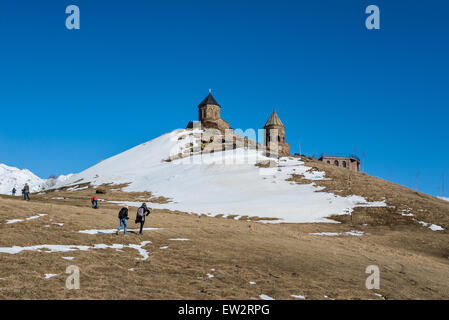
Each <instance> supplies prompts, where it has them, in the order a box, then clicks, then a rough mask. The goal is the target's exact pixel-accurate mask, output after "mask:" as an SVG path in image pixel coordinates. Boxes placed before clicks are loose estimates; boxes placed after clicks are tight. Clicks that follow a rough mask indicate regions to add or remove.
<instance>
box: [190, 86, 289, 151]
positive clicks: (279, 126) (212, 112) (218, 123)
mask: <svg viewBox="0 0 449 320" xmlns="http://www.w3.org/2000/svg"><path fill="white" fill-rule="evenodd" d="M198 113H199V116H198V119H199V121H198V122H193V121H190V122H189V123H188V125H187V128H190V129H192V128H201V129H217V130H219V131H221V132H222V133H225V131H226V130H227V129H231V128H230V124H229V122H227V121H225V120H223V119H222V118H221V106H220V105H219V104H218V102H217V101H216V100H215V98H214V97H213V96H212V94H211V93H210V91H209V94H208V95H207V97H206V98H205V99H204V100H203V101H202V102H201V103H200V104H199V105H198ZM231 130H232V129H231ZM264 132H265V134H264V144H265V148H266V151H267V155H272V156H288V155H290V144H288V143H286V142H285V126H284V124H283V123H282V121H281V119H279V116H278V115H277V113H276V111H275V110H273V113H272V114H271V116H270V118H269V119H268V121H267V123H265V126H264Z"/></svg>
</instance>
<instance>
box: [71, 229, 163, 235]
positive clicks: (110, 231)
mask: <svg viewBox="0 0 449 320" xmlns="http://www.w3.org/2000/svg"><path fill="white" fill-rule="evenodd" d="M126 230H127V231H140V229H126ZM142 230H146V231H150V230H160V228H143V229H142ZM116 231H117V229H103V230H98V229H89V230H80V231H78V232H79V233H86V234H113V233H115V232H116Z"/></svg>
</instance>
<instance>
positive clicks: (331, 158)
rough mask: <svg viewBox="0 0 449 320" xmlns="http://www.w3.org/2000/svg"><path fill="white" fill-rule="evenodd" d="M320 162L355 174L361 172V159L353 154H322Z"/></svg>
mask: <svg viewBox="0 0 449 320" xmlns="http://www.w3.org/2000/svg"><path fill="white" fill-rule="evenodd" d="M318 160H320V161H323V162H325V163H327V164H331V165H334V166H337V167H342V168H347V169H349V170H352V171H355V172H359V171H360V159H359V158H358V157H357V156H356V155H353V154H339V153H322V154H321V156H320V157H319V158H318Z"/></svg>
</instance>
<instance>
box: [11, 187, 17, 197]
mask: <svg viewBox="0 0 449 320" xmlns="http://www.w3.org/2000/svg"><path fill="white" fill-rule="evenodd" d="M16 191H17V190H16V188H12V195H13V196H15V195H16Z"/></svg>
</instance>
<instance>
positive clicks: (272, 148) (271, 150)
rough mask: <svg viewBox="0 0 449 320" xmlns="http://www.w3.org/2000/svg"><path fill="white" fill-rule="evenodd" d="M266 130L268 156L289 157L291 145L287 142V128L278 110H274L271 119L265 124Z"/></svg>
mask: <svg viewBox="0 0 449 320" xmlns="http://www.w3.org/2000/svg"><path fill="white" fill-rule="evenodd" d="M264 129H265V130H264V132H265V146H266V148H267V154H268V155H275V156H280V157H283V156H289V155H290V144H288V143H286V142H285V127H284V124H283V123H282V121H281V119H279V117H278V115H277V113H276V110H273V113H272V114H271V117H270V119H268V121H267V123H265V126H264Z"/></svg>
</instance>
